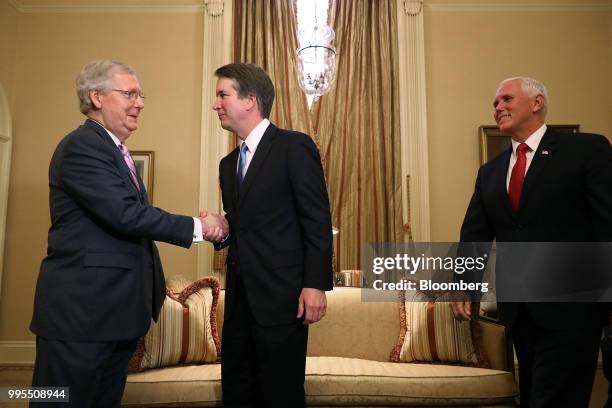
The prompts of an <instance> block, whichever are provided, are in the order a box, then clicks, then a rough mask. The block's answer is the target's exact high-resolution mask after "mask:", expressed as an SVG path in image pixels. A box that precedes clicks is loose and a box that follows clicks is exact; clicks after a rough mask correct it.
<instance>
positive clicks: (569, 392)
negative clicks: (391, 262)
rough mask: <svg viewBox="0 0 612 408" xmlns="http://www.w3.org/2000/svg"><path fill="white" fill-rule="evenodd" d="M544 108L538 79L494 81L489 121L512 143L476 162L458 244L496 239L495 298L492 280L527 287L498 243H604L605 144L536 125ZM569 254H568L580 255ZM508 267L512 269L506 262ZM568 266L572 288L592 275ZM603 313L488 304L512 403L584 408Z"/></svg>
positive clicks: (609, 177) (611, 159) (611, 209)
mask: <svg viewBox="0 0 612 408" xmlns="http://www.w3.org/2000/svg"><path fill="white" fill-rule="evenodd" d="M547 107H548V94H547V92H546V89H545V87H544V85H543V84H542V83H541V82H539V81H536V80H534V79H531V78H523V77H519V78H509V79H506V80H504V81H502V82H501V83H500V84H499V87H498V88H497V92H496V94H495V98H494V100H493V111H494V112H493V116H494V118H495V121H496V122H497V125H498V126H499V128H500V130H501V131H502V132H504V133H506V134H509V135H510V136H511V137H512V145H511V147H510V148H509V149H507V150H506V151H504V152H502V153H501V154H500V155H499V156H497V157H495V158H493V159H492V160H491V161H489V162H487V163H485V164H484V165H483V166H482V167H481V168H480V170H479V172H478V177H477V179H476V187H475V190H474V193H473V195H472V198H471V201H470V203H469V206H468V209H467V212H466V215H465V218H464V221H463V225H462V227H461V242H462V243H483V242H489V243H490V242H492V241H493V240H496V241H497V242H498V243H499V244H498V246H497V249H498V251H497V264H496V275H497V282H498V294H499V293H500V291H502V290H504V287H501V288H500V284H499V282H500V277H503V278H504V282H513V281H516V280H519V282H517V287H518V286H521V287H520V289H518V290H521V291H522V290H525V291H528V289H525V288H523V287H522V285H523V284H525V285H526V287H528V285H529V284H530V282H532V281H533V280H535V279H536V278H535V277H534V276H533V275H531V274H529V275H528V276H526V277H525V279H524V280H520V278H519V276H520V275H521V274H523V275H525V273H524V271H523V268H522V267H524V266H527V263H521V261H518V262H517V261H516V259H514V260H513V259H509V257H505V258H504V262H501V261H500V260H501V259H502V247H503V248H508V247H509V246H510V245H507V244H505V243H507V242H512V243H521V242H523V243H524V242H527V243H529V247H531V248H538V245H539V244H538V243H571V244H572V245H575V243H589V245H590V246H593V247H598V248H600V247H602V248H603V245H600V244H593V243H606V245H609V243H610V242H612V150H611V148H610V142H609V141H608V140H607V139H606V138H605V137H603V136H601V135H595V134H586V133H572V134H570V133H559V132H555V131H553V130H551V129H550V128H548V127H547V126H546V124H545V123H544V119H545V116H546V110H547ZM513 245H514V247H516V246H517V245H518V244H513ZM555 245H559V244H555ZM466 246H467V245H466ZM575 246H577V247H579V246H580V245H575ZM509 252H511V251H506V252H504V254H503V255H504V256H505V255H508V253H509ZM575 255H576V254H570V255H568V259H571V260H572V261H575V259H579V260H582V259H583V258H579V257H577V256H575ZM579 255H582V254H579ZM607 255H608V256H609V254H607ZM515 258H516V257H515ZM548 261H554V260H553V259H550V258H549V259H548ZM548 263H550V262H547V263H545V264H544V265H547V264H548ZM516 265H519V266H520V267H519V268H512V267H511V266H516ZM550 271H552V269H551V270H550ZM530 272H531V271H530ZM548 272H549V271H547V273H548ZM571 272H572V273H573V275H570V276H576V274H578V275H582V274H584V275H583V276H577V280H576V282H573V283H572V284H576V283H577V282H578V280H579V279H582V278H583V277H584V276H588V275H589V274H593V273H594V272H595V271H594V270H592V269H590V268H587V267H585V266H584V265H582V270H572V271H571ZM608 272H609V271H608ZM553 280H554V277H552V276H548V281H549V283H550V284H552V285H555V284H557V283H558V282H553ZM513 283H514V282H513ZM519 284H520V285H519ZM502 286H503V285H502ZM506 291H507V289H506ZM513 295H516V294H515V293H513ZM593 300H595V299H593ZM451 307H452V309H453V312H454V314H455V317H456V318H457V319H459V320H468V319H470V317H471V314H470V303H469V302H459V301H456V302H452V303H451ZM606 310H607V306H606V305H605V304H602V303H594V302H591V303H589V302H583V303H568V302H542V301H540V302H535V301H534V300H525V299H521V300H520V301H515V302H503V299H502V301H501V302H499V303H498V314H499V318H500V320H501V321H502V322H503V323H505V324H507V325H508V327H509V329H510V332H511V335H512V339H513V342H514V347H515V350H516V355H517V358H518V363H519V378H520V392H521V395H520V400H521V407H531V408H534V407H537V408H540V407H550V408H553V407H576V408H584V407H588V405H589V399H590V395H591V387H592V384H593V379H594V375H595V368H596V365H597V354H598V345H599V339H600V336H601V329H602V327H603V326H604V324H605V323H606V318H607V313H606Z"/></svg>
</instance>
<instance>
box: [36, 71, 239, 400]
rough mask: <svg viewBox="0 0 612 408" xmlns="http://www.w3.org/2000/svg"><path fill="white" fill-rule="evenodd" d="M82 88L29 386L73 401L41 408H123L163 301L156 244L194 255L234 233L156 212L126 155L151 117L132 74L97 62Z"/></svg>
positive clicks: (57, 200)
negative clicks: (140, 345) (198, 245)
mask: <svg viewBox="0 0 612 408" xmlns="http://www.w3.org/2000/svg"><path fill="white" fill-rule="evenodd" d="M76 86H77V95H78V97H79V102H80V110H81V113H83V114H84V115H85V116H87V119H86V120H85V123H83V124H82V125H81V126H79V127H78V128H77V129H75V130H74V131H72V132H71V133H70V134H68V135H67V136H65V137H64V138H63V139H62V140H61V141H60V143H59V144H58V146H57V148H56V149H55V152H54V153H53V157H52V158H51V164H50V166H49V206H50V211H51V228H50V229H49V239H48V241H49V243H48V250H47V256H46V257H45V259H43V261H42V264H41V266H40V274H39V276H38V283H37V286H36V295H35V299H34V316H33V317H32V323H31V325H30V329H31V330H32V332H34V334H36V363H35V366H34V377H33V381H32V385H33V386H35V387H45V388H48V387H68V388H69V395H68V397H69V400H70V401H69V402H64V401H60V402H45V403H42V404H41V405H37V406H46V407H50V406H58V407H78V408H87V407H104V408H109V407H119V406H120V404H121V397H122V394H123V389H124V386H125V380H126V376H127V366H128V361H129V359H130V357H131V355H132V353H133V351H134V349H135V347H136V343H137V340H138V338H139V337H141V336H143V335H144V334H145V333H146V332H147V330H148V328H149V325H150V323H151V318H153V319H157V317H158V316H159V312H160V309H161V306H162V303H163V301H164V298H165V294H166V288H165V280H164V273H163V270H162V265H161V261H160V258H159V253H158V251H157V247H156V246H155V242H154V241H163V242H167V243H170V244H174V245H178V246H182V247H185V248H187V247H189V246H190V245H191V244H192V242H194V241H201V240H202V238H205V239H208V240H211V241H217V240H220V239H221V238H222V237H223V236H225V235H227V233H228V231H229V228H228V224H227V222H226V221H225V219H224V218H223V217H221V216H219V215H217V214H209V215H207V216H206V217H200V218H196V217H189V216H184V215H175V214H170V213H168V212H166V211H164V210H162V209H160V208H156V207H153V206H151V204H150V203H149V199H148V196H147V192H146V190H145V186H144V184H143V182H142V180H141V179H140V177H139V175H138V173H137V172H136V170H135V165H134V162H133V160H132V158H131V156H130V153H129V151H128V149H127V146H126V141H127V139H128V138H129V137H130V135H131V134H132V132H134V131H135V130H136V129H137V127H138V119H139V117H140V113H141V112H142V109H143V108H144V95H143V93H142V90H141V88H140V83H139V81H138V78H137V77H136V73H135V72H134V70H133V69H132V68H131V67H129V66H128V65H126V64H123V63H121V62H117V61H111V60H99V61H94V62H92V63H90V64H88V65H86V66H85V67H84V68H83V70H82V71H81V73H80V74H79V76H78V77H77V81H76Z"/></svg>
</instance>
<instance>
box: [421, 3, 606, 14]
mask: <svg viewBox="0 0 612 408" xmlns="http://www.w3.org/2000/svg"><path fill="white" fill-rule="evenodd" d="M424 6H425V11H431V12H440V11H441V12H474V11H480V12H502V11H523V12H525V11H559V12H590V11H600V12H601V11H604V12H605V11H612V4H601V3H600V4H596V3H591V4H582V3H575V4H561V3H526V4H521V3H510V4H490V3H464V4H454V3H436V4H425V5H424Z"/></svg>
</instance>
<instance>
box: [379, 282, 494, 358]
mask: <svg viewBox="0 0 612 408" xmlns="http://www.w3.org/2000/svg"><path fill="white" fill-rule="evenodd" d="M443 300H444V299H443V298H438V299H437V300H432V299H430V298H429V297H428V296H427V295H425V294H423V293H419V292H417V294H416V295H411V297H410V298H408V297H407V296H406V295H405V294H402V297H401V304H400V337H399V339H398V343H397V346H396V347H395V348H394V349H393V350H392V352H391V357H390V359H391V361H395V362H402V363H410V362H440V363H450V364H462V365H470V366H478V367H487V366H488V362H487V360H486V357H485V356H484V353H483V351H482V347H481V345H480V340H481V336H480V326H479V325H478V322H477V321H476V320H475V319H472V320H471V321H469V322H460V321H458V320H457V319H455V317H454V316H453V312H452V310H451V308H450V307H449V303H448V302H444V301H443ZM476 310H477V309H476ZM472 316H478V313H474V311H473V313H472Z"/></svg>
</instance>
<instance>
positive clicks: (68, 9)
mask: <svg viewBox="0 0 612 408" xmlns="http://www.w3.org/2000/svg"><path fill="white" fill-rule="evenodd" d="M9 2H11V3H12V4H13V7H15V8H16V9H17V10H18V11H20V12H21V13H27V14H44V13H59V14H70V13H200V12H202V11H203V10H204V7H205V5H204V4H185V5H175V6H174V5H173V6H170V5H139V4H138V5H136V4H132V5H130V4H126V5H104V4H99V5H55V6H53V5H44V6H38V5H36V6H33V5H32V6H27V5H23V4H19V3H17V0H9Z"/></svg>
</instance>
